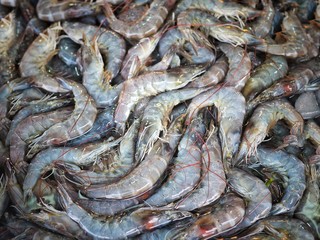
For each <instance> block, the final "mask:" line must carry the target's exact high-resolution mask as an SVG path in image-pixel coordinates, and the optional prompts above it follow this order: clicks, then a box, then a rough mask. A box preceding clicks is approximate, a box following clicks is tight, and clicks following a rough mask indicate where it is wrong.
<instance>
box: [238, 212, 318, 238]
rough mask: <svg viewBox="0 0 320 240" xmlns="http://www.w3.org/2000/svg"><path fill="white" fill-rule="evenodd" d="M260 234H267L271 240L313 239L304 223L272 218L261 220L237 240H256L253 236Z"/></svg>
mask: <svg viewBox="0 0 320 240" xmlns="http://www.w3.org/2000/svg"><path fill="white" fill-rule="evenodd" d="M261 232H266V233H268V236H272V237H273V238H271V239H292V240H298V239H305V240H314V239H315V238H314V236H313V235H312V233H311V232H310V231H309V228H308V226H307V225H306V224H305V223H304V222H302V221H301V220H299V219H295V218H290V217H288V216H272V217H268V218H265V219H262V220H260V221H259V222H257V223H256V224H254V225H253V226H251V227H250V228H249V229H248V230H246V231H245V232H244V233H241V234H240V235H239V236H238V239H239V240H244V239H248V237H250V236H252V237H253V238H252V239H256V238H255V237H254V236H255V235H256V234H258V233H261ZM260 239H261V238H260ZM262 239H265V238H262ZM267 239H269V238H267Z"/></svg>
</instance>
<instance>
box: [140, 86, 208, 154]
mask: <svg viewBox="0 0 320 240" xmlns="http://www.w3.org/2000/svg"><path fill="white" fill-rule="evenodd" d="M205 90H206V89H197V88H188V89H181V90H175V91H169V92H164V93H161V94H159V95H157V96H156V97H154V98H153V99H152V100H151V101H150V102H149V103H148V105H147V106H146V107H145V109H144V114H143V116H142V120H141V127H140V131H139V138H138V142H137V150H136V156H137V160H142V159H143V157H144V155H145V154H146V153H147V152H148V150H149V149H150V148H151V147H152V146H153V144H154V142H155V141H156V140H157V139H158V138H159V137H160V133H161V132H165V131H166V130H167V123H168V122H167V120H168V119H169V114H170V112H171V111H172V109H173V108H174V106H175V105H178V104H179V103H181V102H183V101H186V100H188V99H191V98H193V97H195V96H197V95H198V94H200V93H202V92H203V91H205Z"/></svg>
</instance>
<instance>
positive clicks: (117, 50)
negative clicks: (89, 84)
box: [62, 21, 126, 84]
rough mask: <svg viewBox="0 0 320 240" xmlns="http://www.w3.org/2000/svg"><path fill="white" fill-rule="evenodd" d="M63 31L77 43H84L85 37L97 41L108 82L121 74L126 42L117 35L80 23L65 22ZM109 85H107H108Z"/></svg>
mask: <svg viewBox="0 0 320 240" xmlns="http://www.w3.org/2000/svg"><path fill="white" fill-rule="evenodd" d="M62 28H63V31H65V32H66V33H67V35H68V36H69V37H70V38H71V39H72V40H73V41H74V42H76V43H78V44H82V43H83V36H84V35H85V36H86V37H87V39H88V40H89V41H91V40H93V39H96V41H97V44H98V48H99V50H100V53H101V55H102V57H103V59H104V65H105V67H104V69H105V72H106V75H108V78H107V81H110V80H111V79H113V78H114V77H115V76H116V75H117V74H118V72H119V70H120V67H121V63H122V61H123V58H124V56H125V54H126V42H125V41H124V39H123V38H122V37H121V36H120V35H119V34H117V33H115V32H113V31H109V30H106V29H104V28H99V27H96V26H92V25H88V24H84V23H80V22H67V21H66V22H63V24H62ZM106 84H107V83H106Z"/></svg>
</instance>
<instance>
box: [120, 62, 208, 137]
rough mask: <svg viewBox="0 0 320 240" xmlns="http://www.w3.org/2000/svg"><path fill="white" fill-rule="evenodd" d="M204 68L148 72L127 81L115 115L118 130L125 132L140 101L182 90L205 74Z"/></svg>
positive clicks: (199, 66)
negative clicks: (162, 93)
mask: <svg viewBox="0 0 320 240" xmlns="http://www.w3.org/2000/svg"><path fill="white" fill-rule="evenodd" d="M204 68H205V67H204V66H203V65H196V66H194V65H193V66H187V67H179V68H172V69H169V70H167V71H155V72H148V73H145V74H142V75H139V76H138V77H135V78H131V79H128V80H127V81H125V82H124V86H123V90H122V92H121V93H120V96H119V100H118V105H117V108H116V112H115V115H114V121H115V122H116V124H117V130H118V131H120V132H123V131H124V129H125V123H126V121H127V119H128V117H129V115H130V112H131V110H132V109H133V107H134V106H135V105H136V104H137V102H138V101H139V100H140V99H142V98H144V97H148V96H154V95H156V94H159V93H161V92H165V91H169V90H175V89H179V88H182V87H184V86H185V85H187V84H188V83H189V82H191V81H193V80H194V79H195V77H196V76H198V75H200V74H201V73H203V72H204Z"/></svg>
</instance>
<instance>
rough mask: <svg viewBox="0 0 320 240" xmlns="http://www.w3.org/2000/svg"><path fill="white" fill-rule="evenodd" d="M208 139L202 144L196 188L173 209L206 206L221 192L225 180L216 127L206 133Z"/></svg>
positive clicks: (218, 196) (190, 209) (224, 186)
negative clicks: (200, 167) (200, 163)
mask: <svg viewBox="0 0 320 240" xmlns="http://www.w3.org/2000/svg"><path fill="white" fill-rule="evenodd" d="M208 135H209V136H208V139H207V141H206V143H205V144H203V145H202V162H203V163H202V165H203V167H202V174H201V175H202V176H201V179H200V182H199V184H198V185H197V188H195V189H194V190H192V191H191V192H190V194H187V195H186V196H185V197H184V198H183V199H181V200H180V201H178V202H177V203H176V204H175V209H179V210H187V211H193V210H194V209H198V208H201V207H204V206H207V205H209V204H211V203H213V202H215V201H216V200H217V199H219V198H220V196H221V195H222V194H223V192H224V190H225V188H226V185H227V181H226V176H225V173H224V169H223V164H222V156H221V145H220V143H219V139H218V131H217V128H215V127H213V129H212V130H211V131H210V132H209V134H208Z"/></svg>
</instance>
